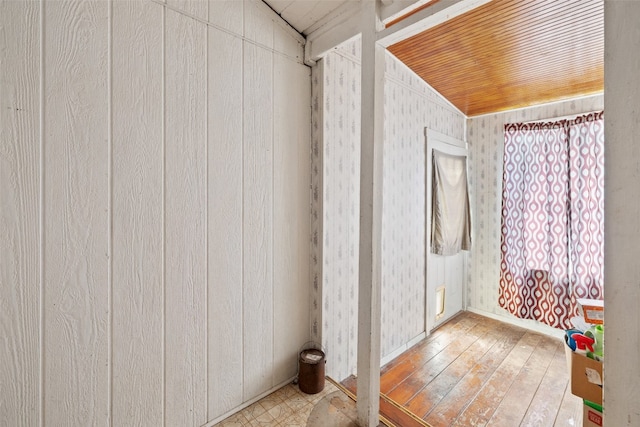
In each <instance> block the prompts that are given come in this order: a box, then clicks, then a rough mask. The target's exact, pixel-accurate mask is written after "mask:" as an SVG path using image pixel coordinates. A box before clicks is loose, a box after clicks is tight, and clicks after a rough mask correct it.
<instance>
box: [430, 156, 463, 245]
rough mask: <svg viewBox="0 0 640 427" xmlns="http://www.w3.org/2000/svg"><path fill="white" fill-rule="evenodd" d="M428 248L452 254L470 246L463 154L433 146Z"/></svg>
mask: <svg viewBox="0 0 640 427" xmlns="http://www.w3.org/2000/svg"><path fill="white" fill-rule="evenodd" d="M432 186H433V192H432V204H431V206H432V211H431V218H432V219H431V252H432V253H434V254H437V255H455V254H457V253H458V252H460V251H461V250H470V249H471V214H470V211H469V193H468V191H467V157H466V156H454V155H451V154H446V153H443V152H441V151H438V150H433V181H432Z"/></svg>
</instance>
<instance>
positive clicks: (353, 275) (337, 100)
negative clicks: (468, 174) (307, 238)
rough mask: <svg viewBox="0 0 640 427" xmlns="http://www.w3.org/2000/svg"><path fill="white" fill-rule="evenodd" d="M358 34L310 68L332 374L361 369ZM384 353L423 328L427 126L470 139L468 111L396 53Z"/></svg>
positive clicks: (315, 317)
mask: <svg viewBox="0 0 640 427" xmlns="http://www.w3.org/2000/svg"><path fill="white" fill-rule="evenodd" d="M359 58H360V43H359V41H354V42H350V43H348V44H346V45H344V46H342V47H341V48H339V49H337V50H335V51H333V52H331V53H330V54H328V55H327V56H326V57H325V58H323V59H322V60H321V61H320V62H319V63H318V64H317V65H316V66H315V67H314V68H313V70H312V120H313V123H312V132H313V135H312V144H313V145H312V186H313V191H312V195H313V197H312V219H311V220H312V236H311V246H312V247H311V253H312V255H311V257H312V259H311V263H312V264H311V265H312V278H311V281H312V295H311V299H312V301H311V310H312V313H311V336H312V339H313V340H314V341H316V342H320V341H321V342H322V345H323V347H324V349H325V350H326V352H327V374H328V375H330V376H331V377H332V378H335V379H338V380H341V379H343V378H346V377H347V376H349V375H350V374H352V373H355V371H356V354H357V320H358V319H357V314H358V313H357V297H358V276H357V271H358V255H359V254H358V233H359V229H358V226H359V174H360V167H359V161H360V59H359ZM384 90H385V94H384V103H385V107H384V108H385V128H384V150H385V151H384V156H385V159H384V173H383V191H384V201H383V243H382V244H383V264H382V270H383V273H382V274H383V284H382V290H381V291H382V325H381V334H382V356H383V357H384V356H386V355H388V354H390V353H392V352H394V351H395V350H397V349H398V348H401V347H402V346H404V345H406V344H407V343H408V342H409V341H411V340H412V339H413V338H415V337H416V336H418V335H420V334H421V333H422V332H424V326H425V313H424V298H425V296H424V289H425V277H424V269H425V261H424V260H425V212H424V206H425V199H424V194H425V188H424V186H425V165H424V153H425V137H424V128H425V127H430V128H432V129H434V130H437V131H438V132H441V133H444V134H447V135H450V136H453V137H456V138H459V139H464V134H465V118H464V116H463V115H462V114H461V113H460V112H459V111H458V110H456V109H455V108H454V107H453V106H451V105H450V104H449V103H448V102H447V101H445V100H444V99H443V98H442V97H440V96H439V95H438V94H437V93H436V92H435V91H433V90H432V89H431V88H430V87H429V86H428V85H427V84H425V83H424V82H423V81H422V80H421V79H420V78H419V77H417V76H416V75H415V74H413V72H411V71H410V70H409V69H408V68H407V67H405V66H404V65H403V64H402V63H400V62H399V61H398V60H397V59H396V58H395V57H393V56H392V55H390V54H388V55H387V58H386V70H385V88H384Z"/></svg>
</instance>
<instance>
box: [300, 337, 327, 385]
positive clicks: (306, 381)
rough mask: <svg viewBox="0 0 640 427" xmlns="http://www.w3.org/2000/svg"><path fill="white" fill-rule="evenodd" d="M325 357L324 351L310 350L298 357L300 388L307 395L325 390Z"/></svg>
mask: <svg viewBox="0 0 640 427" xmlns="http://www.w3.org/2000/svg"><path fill="white" fill-rule="evenodd" d="M325 364H326V360H325V355H324V352H323V351H322V350H318V349H317V348H308V349H305V350H302V351H300V355H299V357H298V387H300V391H302V392H303V393H307V394H316V393H320V392H321V391H322V390H323V389H324V366H325Z"/></svg>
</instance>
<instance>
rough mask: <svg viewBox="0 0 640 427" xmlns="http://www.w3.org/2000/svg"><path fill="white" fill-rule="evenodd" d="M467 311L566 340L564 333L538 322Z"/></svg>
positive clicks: (480, 311) (471, 309)
mask: <svg viewBox="0 0 640 427" xmlns="http://www.w3.org/2000/svg"><path fill="white" fill-rule="evenodd" d="M467 311H469V312H471V313H475V314H479V315H480V316H484V317H489V318H491V319H494V320H498V321H500V322H504V323H508V324H510V325H513V326H518V327H520V328H524V329H528V330H530V331H533V332H538V333H541V334H544V335H548V336H550V337H554V338H558V339H563V338H564V331H561V330H560V329H556V328H552V327H551V326H548V325H545V324H542V323H539V322H536V321H535V320H525V319H519V318H517V317H512V316H502V315H500V314H495V313H490V312H488V311H484V310H479V309H477V308H473V307H467Z"/></svg>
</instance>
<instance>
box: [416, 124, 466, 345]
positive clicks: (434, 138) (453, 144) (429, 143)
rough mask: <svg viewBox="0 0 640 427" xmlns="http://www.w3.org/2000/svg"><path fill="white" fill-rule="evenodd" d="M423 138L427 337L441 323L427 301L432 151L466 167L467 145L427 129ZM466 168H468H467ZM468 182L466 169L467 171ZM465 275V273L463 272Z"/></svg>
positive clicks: (463, 300) (464, 297) (464, 305)
mask: <svg viewBox="0 0 640 427" xmlns="http://www.w3.org/2000/svg"><path fill="white" fill-rule="evenodd" d="M424 136H425V168H424V170H425V181H424V182H425V233H424V245H425V246H424V248H425V264H424V269H425V270H424V281H425V283H424V314H425V324H424V328H425V333H426V335H427V336H428V335H429V334H430V333H431V332H432V331H433V329H435V328H436V327H437V326H438V325H439V324H440V323H442V322H443V321H442V322H435V321H432V320H431V319H432V318H434V317H435V313H431V308H430V304H429V303H430V301H429V297H430V295H429V274H428V269H429V264H430V263H431V262H432V261H431V258H432V256H433V255H432V254H431V250H430V248H431V197H432V192H433V186H432V180H433V171H432V170H433V150H434V149H436V150H438V151H441V152H443V153H447V154H452V155H456V156H465V157H467V165H468V160H469V156H468V144H467V142H466V141H462V140H459V139H457V138H454V137H451V136H448V135H445V134H443V133H440V132H437V131H435V130H433V129H429V128H427V127H425V128H424ZM467 168H468V166H467ZM467 180H468V169H467ZM463 256H464V263H463V264H464V266H465V268H466V257H467V255H466V254H464V252H463ZM463 275H466V272H463ZM466 301H467V286H465V285H464V284H463V286H462V304H461V305H462V309H463V310H466V308H467V304H466Z"/></svg>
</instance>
